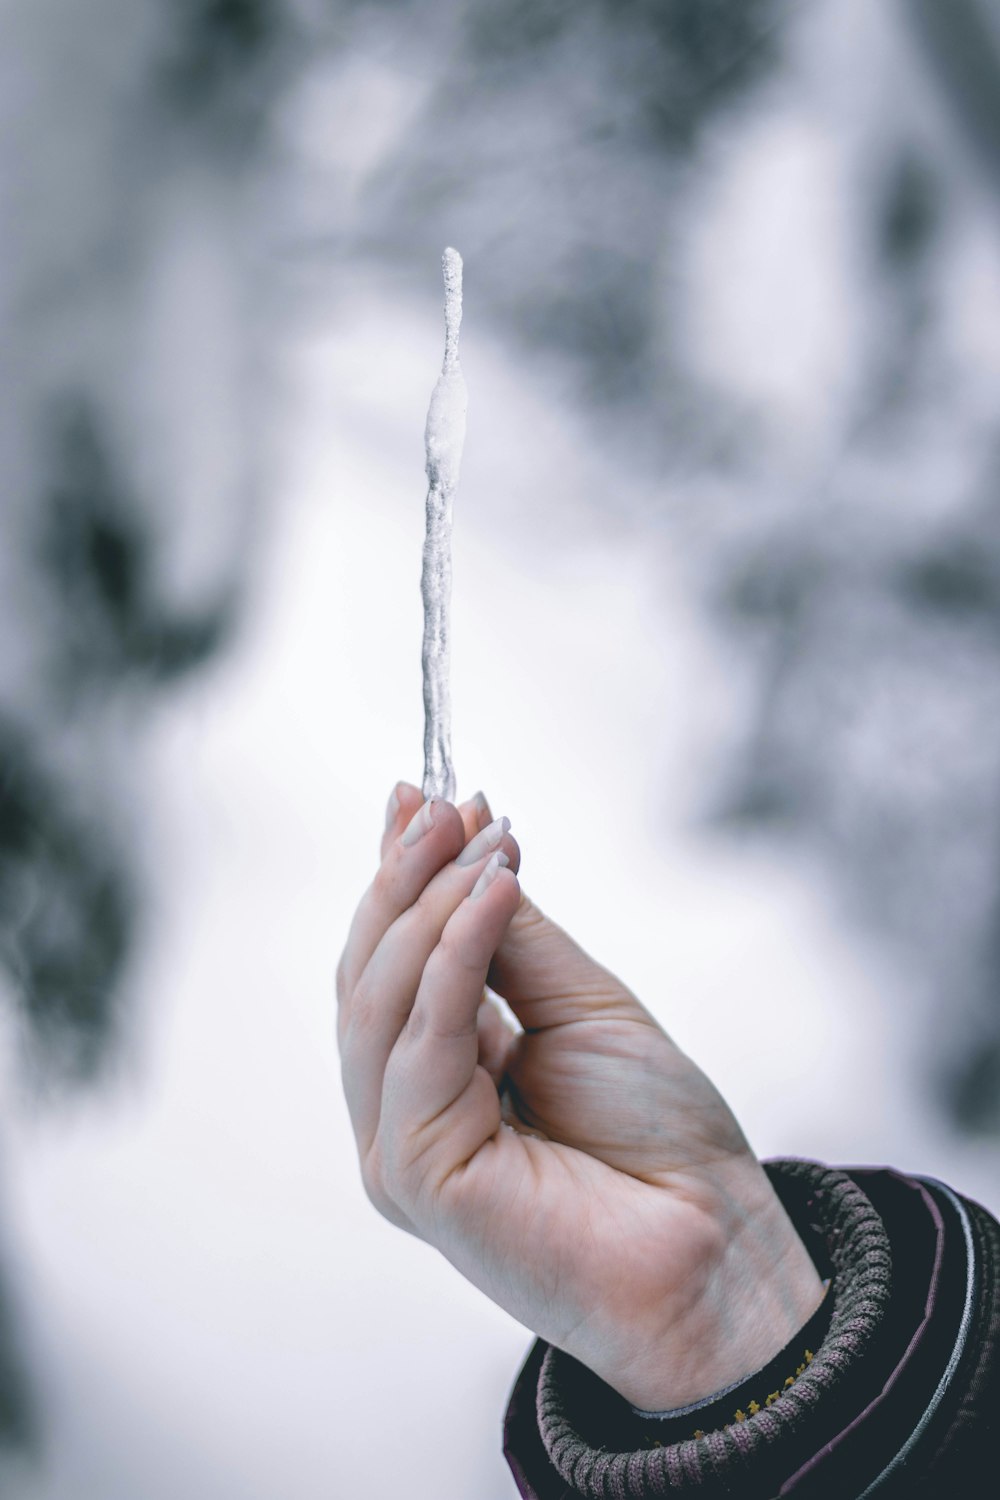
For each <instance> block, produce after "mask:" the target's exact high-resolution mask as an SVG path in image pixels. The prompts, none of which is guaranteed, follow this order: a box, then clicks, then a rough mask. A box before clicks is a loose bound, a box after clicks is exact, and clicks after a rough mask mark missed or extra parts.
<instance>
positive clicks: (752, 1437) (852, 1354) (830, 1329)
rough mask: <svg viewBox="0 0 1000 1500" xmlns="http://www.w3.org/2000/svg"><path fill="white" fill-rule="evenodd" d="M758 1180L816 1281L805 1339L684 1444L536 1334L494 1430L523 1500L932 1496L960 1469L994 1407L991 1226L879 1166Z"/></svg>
mask: <svg viewBox="0 0 1000 1500" xmlns="http://www.w3.org/2000/svg"><path fill="white" fill-rule="evenodd" d="M767 1170H768V1172H769V1175H770V1177H771V1180H772V1182H773V1184H774V1186H775V1189H776V1191H777V1192H778V1194H779V1196H780V1197H781V1199H782V1201H783V1202H784V1204H785V1207H786V1208H787V1210H788V1212H789V1214H790V1216H791V1218H792V1221H793V1223H794V1224H795V1225H796V1228H797V1229H798V1231H799V1233H800V1234H801V1235H802V1237H803V1239H804V1240H805V1242H806V1244H807V1246H808V1248H809V1249H810V1252H811V1253H812V1255H813V1258H814V1260H815V1261H816V1263H817V1266H818V1268H819V1270H820V1273H821V1274H822V1275H824V1276H829V1277H830V1278H831V1288H830V1293H829V1294H828V1300H830V1299H832V1302H831V1308H830V1310H829V1315H828V1319H824V1322H825V1324H826V1330H825V1333H824V1334H823V1337H822V1340H821V1342H820V1344H819V1347H818V1348H817V1349H816V1350H811V1349H810V1350H809V1356H810V1357H809V1359H808V1360H806V1359H805V1357H804V1354H803V1357H802V1359H800V1360H799V1362H798V1363H797V1364H796V1365H795V1366H793V1367H792V1368H791V1369H790V1372H789V1375H788V1376H787V1377H786V1378H785V1379H783V1380H782V1381H781V1382H780V1386H779V1384H778V1382H777V1381H776V1382H775V1386H776V1388H775V1389H774V1390H769V1391H766V1392H765V1391H764V1390H763V1387H761V1389H760V1391H759V1392H757V1391H756V1387H755V1386H754V1384H753V1381H752V1380H751V1381H750V1382H749V1383H748V1384H746V1385H745V1386H743V1387H741V1388H740V1389H738V1390H736V1391H733V1392H731V1393H722V1399H721V1400H715V1401H713V1400H710V1401H709V1402H708V1403H704V1404H705V1405H706V1406H707V1407H709V1408H710V1411H711V1417H712V1421H711V1422H705V1421H704V1420H703V1418H702V1417H701V1416H700V1415H699V1414H698V1413H694V1414H692V1416H693V1422H692V1429H691V1432H690V1434H689V1435H682V1433H681V1430H680V1429H679V1427H678V1423H677V1421H676V1420H671V1422H670V1423H669V1424H668V1426H667V1427H666V1428H665V1427H664V1424H663V1422H662V1421H660V1420H658V1419H655V1418H654V1419H650V1418H649V1417H648V1416H645V1417H644V1416H643V1414H641V1413H637V1412H635V1411H634V1410H633V1408H631V1407H630V1406H629V1405H628V1404H627V1403H626V1402H625V1401H623V1399H622V1398H621V1397H620V1396H618V1395H617V1393H616V1392H614V1391H613V1390H611V1388H610V1387H608V1386H606V1385H605V1384H604V1383H603V1382H602V1381H600V1380H599V1379H598V1378H597V1377H596V1376H595V1375H594V1374H593V1373H592V1372H591V1371H589V1370H588V1369H586V1368H585V1367H584V1366H583V1365H581V1364H579V1363H578V1362H577V1361H575V1360H573V1359H572V1358H571V1357H570V1356H568V1355H566V1354H564V1353H562V1352H561V1351H559V1350H557V1349H555V1348H552V1347H550V1346H547V1345H545V1344H543V1343H542V1342H540V1341H539V1342H538V1343H536V1345H535V1346H534V1348H533V1349H532V1351H531V1353H530V1354H529V1356H528V1360H527V1362H526V1364H525V1366H524V1368H523V1369H522V1371H521V1374H520V1375H519V1377H518V1380H517V1383H516V1384H515V1387H514V1391H513V1393H512V1396H511V1401H510V1404H509V1407H508V1411H507V1419H506V1425H505V1451H506V1454H507V1458H508V1462H509V1464H510V1467H511V1470H512V1472H513V1474H514V1477H515V1480H516V1482H517V1484H518V1487H519V1490H520V1493H521V1495H522V1496H523V1497H524V1500H574V1497H577V1496H581V1497H585V1500H591V1497H592V1500H606V1497H615V1500H645V1497H647V1496H654V1495H671V1494H677V1495H691V1496H699V1497H701V1500H710V1497H714V1496H722V1495H738V1496H740V1497H742V1500H756V1497H760V1500H773V1497H776V1496H785V1495H796V1496H800V1497H802V1500H819V1497H826V1496H829V1497H830V1500H834V1497H836V1500H850V1497H851V1496H855V1497H861V1496H865V1497H867V1496H869V1495H871V1496H873V1497H874V1496H877V1497H879V1500H894V1497H896V1500H903V1497H905V1500H915V1497H917V1496H920V1497H923V1496H924V1495H926V1497H927V1500H930V1497H931V1496H932V1495H935V1494H938V1495H939V1494H940V1493H941V1488H940V1486H941V1485H942V1484H944V1483H949V1484H950V1483H952V1482H953V1479H955V1478H957V1477H958V1476H960V1475H965V1474H970V1475H971V1474H972V1473H974V1472H975V1468H976V1464H977V1462H978V1459H979V1455H980V1454H981V1453H985V1452H986V1451H987V1450H988V1448H989V1447H990V1443H991V1440H995V1437H996V1434H995V1432H994V1431H993V1424H994V1422H995V1421H996V1412H997V1409H998V1406H1000V1399H998V1398H1000V1385H998V1382H1000V1367H998V1366H1000V1361H998V1356H997V1342H998V1338H1000V1330H998V1327H997V1323H998V1318H1000V1293H998V1276H1000V1228H998V1226H997V1223H996V1221H995V1220H994V1219H993V1218H992V1216H991V1215H990V1214H988V1213H987V1212H986V1210H985V1209H983V1208H981V1207H980V1206H979V1205H977V1204H972V1203H969V1202H968V1201H967V1200H965V1199H962V1198H960V1197H959V1196H958V1195H957V1194H955V1193H953V1192H951V1190H950V1189H949V1188H947V1187H946V1186H945V1185H944V1184H941V1183H936V1182H932V1181H923V1180H920V1179H915V1178H908V1177H905V1176H903V1175H901V1174H899V1173H896V1172H893V1171H890V1170H887V1169H872V1168H867V1169H850V1170H847V1171H840V1170H834V1169H831V1168H829V1167H825V1166H822V1165H821V1164H819V1163H815V1162H801V1161H779V1162H773V1163H769V1164H768V1167H767ZM790 1348H794V1345H793V1346H790ZM763 1373H766V1374H770V1373H772V1372H770V1371H768V1372H763ZM765 1383H766V1382H765ZM727 1403H728V1404H729V1408H731V1409H727ZM695 1424H698V1425H695ZM682 1425H683V1424H681V1426H682ZM665 1439H666V1440H665ZM920 1486H923V1488H920Z"/></svg>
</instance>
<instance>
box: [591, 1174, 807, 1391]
mask: <svg viewBox="0 0 1000 1500" xmlns="http://www.w3.org/2000/svg"><path fill="white" fill-rule="evenodd" d="M713 1193H714V1196H715V1201H714V1202H712V1201H711V1199H708V1198H704V1195H701V1196H702V1197H703V1204H702V1211H703V1212H706V1213H707V1215H708V1222H709V1224H710V1233H709V1234H708V1235H707V1237H706V1242H705V1244H704V1245H703V1246H702V1254H701V1255H700V1256H699V1257H698V1261H697V1265H696V1266H695V1267H694V1268H693V1270H692V1273H691V1276H690V1277H689V1278H688V1280H689V1286H688V1287H687V1288H684V1287H679V1288H677V1289H674V1288H671V1291H670V1294H669V1296H667V1297H665V1299H664V1306H663V1308H662V1309H661V1310H660V1312H659V1316H656V1315H653V1316H647V1317H645V1318H644V1319H643V1320H642V1324H641V1326H638V1325H634V1324H630V1325H629V1326H628V1327H626V1328H622V1329H619V1330H616V1333H615V1336H613V1337H612V1338H611V1339H610V1340H609V1341H608V1345H607V1348H606V1350H603V1349H602V1351H601V1354H600V1355H599V1357H598V1360H597V1361H594V1360H586V1361H585V1362H586V1363H587V1364H589V1366H590V1368H591V1369H593V1370H594V1372H595V1373H596V1374H598V1375H599V1376H600V1377H601V1379H603V1380H604V1381H605V1382H606V1383H607V1384H608V1385H610V1386H611V1387H612V1388H613V1389H614V1390H616V1391H617V1392H618V1393H619V1395H621V1396H622V1397H624V1399H625V1400H626V1401H628V1402H629V1403H630V1405H631V1406H633V1407H634V1408H637V1409H639V1410H641V1411H669V1410H673V1409H675V1408H678V1407H685V1406H689V1405H692V1404H694V1403H696V1402H700V1401H704V1400H705V1399H707V1398H708V1397H711V1396H714V1395H715V1394H716V1393H718V1392H720V1391H722V1390H724V1389H725V1388H727V1387H731V1386H737V1385H739V1384H740V1383H741V1382H743V1381H744V1380H746V1379H747V1378H748V1377H749V1376H750V1375H751V1374H753V1373H754V1372H755V1371H758V1370H761V1369H763V1368H764V1367H766V1366H767V1365H768V1364H769V1363H770V1362H771V1361H772V1360H773V1359H774V1358H775V1357H776V1356H777V1355H778V1354H779V1353H780V1352H781V1351H782V1350H783V1349H784V1347H785V1346H786V1345H787V1344H789V1343H790V1342H791V1341H792V1340H794V1338H795V1337H796V1335H797V1334H798V1333H799V1331H800V1330H801V1329H803V1328H804V1327H805V1325H806V1324H807V1323H808V1322H809V1320H810V1319H811V1318H812V1317H813V1315H814V1314H815V1313H816V1311H817V1308H818V1307H819V1306H820V1304H821V1302H822V1300H823V1296H824V1291H825V1287H824V1283H823V1281H822V1280H821V1278H820V1275H819V1272H818V1271H817V1269H816V1266H815V1265H814V1263H813V1261H812V1258H811V1257H810V1255H809V1252H808V1250H807V1249H806V1247H805V1245H804V1243H803V1241H802V1239H801V1237H800V1236H799V1234H798V1233H797V1231H796V1229H795V1227H794V1225H793V1224H792V1222H791V1220H790V1219H789V1217H788V1215H787V1213H786V1212H785V1209H784V1207H783V1206H782V1204H781V1202H780V1200H779V1199H778V1197H777V1194H776V1193H775V1192H774V1189H773V1188H772V1187H771V1184H770V1183H769V1181H768V1180H767V1177H766V1176H765V1174H764V1172H763V1170H762V1168H761V1167H760V1165H759V1164H758V1163H757V1162H756V1161H755V1160H752V1159H751V1160H750V1161H748V1162H746V1163H744V1164H742V1167H741V1170H740V1172H739V1173H737V1174H733V1180H732V1181H731V1183H730V1184H729V1185H728V1186H726V1187H725V1188H724V1189H723V1190H722V1191H721V1192H720V1191H719V1189H718V1188H717V1187H716V1188H714V1189H713ZM666 1269H667V1268H665V1270H666ZM685 1292H686V1293H687V1295H685Z"/></svg>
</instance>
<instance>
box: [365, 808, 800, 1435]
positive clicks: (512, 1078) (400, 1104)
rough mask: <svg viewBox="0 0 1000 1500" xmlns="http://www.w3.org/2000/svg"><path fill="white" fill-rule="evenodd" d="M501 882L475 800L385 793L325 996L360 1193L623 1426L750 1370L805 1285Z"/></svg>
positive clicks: (740, 1189)
mask: <svg viewBox="0 0 1000 1500" xmlns="http://www.w3.org/2000/svg"><path fill="white" fill-rule="evenodd" d="M487 827H490V828H491V829H492V833H491V834H488V835H487V834H484V833H483V831H482V830H483V829H484V828H487ZM477 837H478V843H472V844H471V845H470V840H473V839H476V838H477ZM491 840H492V842H493V846H494V849H495V851H496V853H498V854H499V855H500V856H501V861H500V862H499V863H498V861H497V859H496V858H495V857H494V854H493V853H491V851H490V850H489V849H488V848H487V847H486V844H487V843H488V842H490V841H491ZM459 857H462V858H463V860H464V861H466V862H464V863H458V862H457V861H458V859H459ZM503 861H506V862H507V863H506V867H504V864H503ZM519 865H520V851H519V849H518V846H517V844H516V842H515V841H514V839H513V838H512V837H511V835H510V833H509V831H506V830H505V829H504V828H503V825H502V824H492V823H491V815H490V812H489V809H488V808H487V806H486V804H485V801H484V800H483V799H479V800H478V801H477V800H476V799H473V801H471V802H469V803H466V804H463V805H462V807H461V808H455V807H453V806H451V805H450V804H448V803H445V802H435V803H429V804H423V803H422V798H421V795H420V793H419V791H418V790H417V788H416V787H410V786H408V785H407V784H406V783H400V784H399V786H398V787H397V789H396V791H395V793H394V795H393V799H391V800H390V811H389V817H388V826H387V828H386V831H385V834H384V836H383V840H382V863H381V866H380V868H379V871H378V873H377V875H376V877H375V880H374V882H373V883H372V885H371V887H370V888H369V890H368V891H367V892H366V894H365V896H364V897H363V899H362V901H361V904H360V906H359V908H358V911H357V913H356V915H355V918H354V922H353V924H352V927H351V931H350V935H349V937H348V940H347V945H346V947H345V950H344V953H343V956H342V958H341V961H340V965H339V967H338V972H337V994H338V1003H339V1016H338V1037H339V1041H340V1049H341V1061H342V1071H343V1080H344V1089H345V1093H346V1096H347V1101H348V1106H349V1109H350V1113H351V1120H352V1124H353V1127H354V1132H355V1136H356V1140H357V1146H358V1153H359V1158H360V1162H361V1169H362V1176H363V1179H364V1183H365V1187H366V1190H367V1192H368V1194H369V1197H370V1198H371V1200H372V1202H373V1203H374V1204H375V1206H376V1207H377V1208H378V1209H379V1210H380V1212H382V1213H383V1214H384V1215H385V1216H386V1217H387V1218H389V1219H390V1220H391V1221H392V1222H393V1223H395V1224H398V1225H399V1226H400V1227H402V1228H405V1229H407V1230H409V1231H411V1232H412V1233H415V1234H417V1235H418V1236H419V1237H420V1238H422V1239H425V1240H427V1241H428V1242H429V1243H431V1244H433V1245H436V1246H437V1247H438V1249H440V1250H441V1251H442V1252H443V1253H444V1254H445V1255H446V1256H447V1258H448V1259H449V1260H450V1261H451V1262H452V1263H453V1264H454V1265H455V1266H456V1267H457V1268H458V1269H459V1270H460V1271H461V1272H462V1273H463V1274H464V1275H465V1276H467V1277H468V1279H469V1280H470V1281H472V1282H473V1283H474V1284H475V1285H476V1286H478V1287H480V1288H481V1289H482V1290H483V1291H484V1292H486V1294H487V1295H488V1296H489V1297H491V1298H492V1299H493V1300H494V1301H495V1302H497V1303H499V1305H500V1306H501V1307H504V1308H505V1309H506V1310H507V1311H508V1312H510V1313H511V1314H512V1315H513V1316H514V1317H515V1318H517V1319H519V1321H521V1322H522V1323H524V1324H525V1325H526V1326H527V1327H529V1328H530V1329H532V1330H534V1331H535V1332H536V1333H537V1334H539V1335H540V1336H541V1337H543V1338H545V1339H546V1340H548V1341H549V1342H550V1343H552V1344H555V1345H557V1346H558V1347H559V1348H561V1349H564V1350H566V1351H567V1352H568V1353H570V1354H572V1355H574V1356H575V1357H576V1358H577V1359H579V1360H580V1361H581V1362H582V1363H584V1364H586V1365H587V1366H589V1368H590V1369H592V1370H594V1371H595V1373H596V1374H598V1375H599V1376H601V1378H602V1379H604V1380H605V1381H607V1382H608V1384H610V1385H611V1386H613V1387H614V1388H615V1389H616V1390H618V1391H619V1392H620V1393H621V1395H623V1396H624V1397H625V1398H626V1399H627V1400H629V1401H631V1402H632V1403H633V1404H634V1405H636V1406H639V1407H641V1408H643V1409H646V1410H662V1409H667V1408H670V1407H674V1406H679V1405H684V1404H687V1403H689V1402H692V1401H696V1400H699V1399H701V1398H702V1397H704V1396H706V1395H710V1394H711V1393H712V1392H714V1391H716V1390H718V1389H720V1388H722V1387H723V1386H725V1385H728V1384H729V1383H731V1382H733V1381H736V1380H739V1379H741V1378H742V1377H743V1376H745V1375H747V1374H749V1373H750V1372H752V1371H753V1370H755V1369H757V1368H759V1367H760V1366H762V1365H764V1364H765V1363H767V1362H768V1361H769V1360H770V1359H771V1358H772V1357H773V1356H774V1354H776V1353H777V1352H778V1350H779V1349H780V1348H781V1347H782V1346H783V1345H784V1344H785V1343H786V1342H787V1341H788V1340H789V1339H790V1338H791V1337H792V1336H793V1334H794V1333H795V1331H796V1329H797V1328H799V1327H800V1326H801V1325H802V1324H804V1323H805V1322H806V1321H807V1320H808V1318H809V1316H810V1315H811V1313H812V1312H813V1311H814V1310H815V1308H816V1306H817V1305H818V1303H819V1301H820V1298H821V1295H822V1287H821V1284H820V1280H819V1276H818V1274H817V1272H816V1269H815V1267H814V1266H813V1263H812V1261H811V1260H810V1258H809V1255H808V1253H807V1252H806V1250H805V1247H804V1245H803V1244H802V1241H801V1240H800V1238H799V1237H798V1235H797V1234H796V1232H795V1230H794V1228H793V1227H792V1225H791V1222H790V1221H789V1219H788V1218H787V1215H786V1214H785V1212H784V1210H783V1208H782V1207H781V1204H780V1203H779V1201H778V1199H777V1196H776V1195H775V1193H774V1190H773V1189H772V1187H771V1185H770V1183H769V1182H768V1179H767V1177H766V1175H765V1174H764V1172H763V1170H762V1168H761V1167H760V1165H759V1163H758V1162H757V1160H756V1158H755V1157H754V1155H753V1153H752V1151H751V1150H750V1147H749V1146H748V1144H747V1142H746V1140H745V1138H744V1136H743V1134H742V1132H741V1130H740V1128H739V1126H738V1125H737V1123H736V1120H735V1118H734V1117H733V1115H732V1113H731V1112H730V1110H729V1109H728V1107H727V1105H726V1104H725V1102H724V1101H723V1099H722V1098H721V1096H720V1095H719V1093H718V1092H717V1090H716V1089H715V1088H714V1086H713V1085H712V1084H711V1083H710V1082H709V1080H708V1079H707V1078H706V1076H705V1075H704V1073H702V1072H701V1070H700V1069H699V1068H697V1067H696V1066H695V1065H694V1063H692V1062H691V1061H690V1059H689V1058H687V1057H686V1056H685V1055H684V1053H683V1052H681V1051H680V1049H679V1048H678V1047H676V1046H675V1045H674V1043H673V1042H672V1041H671V1040H670V1038H669V1037H668V1036H667V1035H666V1034H665V1033H664V1031H663V1030H662V1028H661V1027H660V1026H659V1025H658V1024H657V1022H656V1021H655V1020H654V1019H653V1017H652V1016H651V1015H650V1014H649V1012H648V1011H646V1010H645V1009H644V1008H643V1006H642V1005H640V1003H639V1001H638V1000H637V999H636V998H635V996H634V995H632V994H631V993H630V992H629V991H628V990H627V989H626V988H625V986H624V985H622V984H621V983H620V982H619V981H618V980H617V979H615V978H614V976H613V975H611V974H610V973H608V971H607V970H606V969H603V968H602V967H601V966H600V965H599V964H597V963H595V962H594V960H593V959H591V958H589V957H588V956H587V954H585V953H584V952H583V951H582V949H580V948H579V947H578V946H577V944H576V943H574V942H573V941H572V939H571V938H569V937H568V936H567V934H566V933H565V932H563V931H562V930H561V929H560V928H558V927H557V926H556V925H555V924H554V923H553V922H550V921H549V920H548V918H546V917H545V916H543V915H542V913H541V912H540V911H539V910H538V909H537V908H536V907H534V906H533V905H532V904H531V902H530V901H529V900H528V899H527V898H526V897H525V896H523V895H522V894H521V891H520V888H519V885H518V881H517V871H518V868H519ZM594 878H595V879H599V878H600V876H599V873H595V877H594ZM487 982H488V984H489V986H490V988H491V989H493V990H494V991H495V993H497V994H499V995H501V996H502V997H503V998H504V999H505V1000H506V1001H507V1003H508V1005H509V1006H510V1009H511V1010H512V1011H513V1013H514V1014H515V1016H516V1017H517V1020H518V1022H519V1023H520V1027H521V1028H522V1029H521V1030H519V1031H515V1030H514V1029H512V1028H511V1027H510V1026H509V1025H508V1024H507V1022H506V1021H505V1020H504V1019H503V1017H502V1015H501V1013H500V1011H499V1009H498V1008H497V1007H496V1006H495V1005H494V1004H493V1002H492V1001H491V1000H490V999H489V997H488V996H487V995H486V994H485V993H484V986H485V985H486V984H487Z"/></svg>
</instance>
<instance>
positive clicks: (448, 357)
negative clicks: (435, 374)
mask: <svg viewBox="0 0 1000 1500" xmlns="http://www.w3.org/2000/svg"><path fill="white" fill-rule="evenodd" d="M441 269H442V271H443V272H444V368H445V369H446V370H448V369H450V368H451V366H452V365H454V364H457V363H458V334H459V329H460V328H461V326H462V257H461V256H460V255H459V253H458V251H457V250H453V249H452V247H451V246H450V245H449V246H448V248H447V250H446V251H445V252H444V254H443V255H442V257H441Z"/></svg>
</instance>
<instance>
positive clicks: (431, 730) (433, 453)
mask: <svg viewBox="0 0 1000 1500" xmlns="http://www.w3.org/2000/svg"><path fill="white" fill-rule="evenodd" d="M441 266H442V270H443V272H444V326H445V341H444V364H443V365H442V367H441V374H440V376H439V378H438V382H437V385H436V386H435V387H434V390H433V393H432V395H431V404H430V407H429V409H428V412H427V425H426V428H425V430H424V445H425V448H426V453H427V482H428V485H429V488H428V491H427V529H426V532H425V534H424V565H423V572H422V574H421V578H420V592H421V594H422V595H423V600H424V643H423V652H422V662H423V673H424V786H423V791H424V797H425V798H426V797H445V798H446V799H447V800H448V801H449V802H451V801H454V798H455V771H454V768H453V766H452V763H451V695H450V691H449V684H448V674H449V666H450V655H451V651H450V646H451V619H450V607H451V515H452V498H453V496H454V494H455V490H456V488H457V487H458V473H459V468H460V467H461V462H462V445H463V443H464V442H465V413H466V408H467V406H468V393H467V391H466V388H465V377H464V376H463V374H462V367H461V365H460V364H459V362H458V334H459V329H460V327H461V324H462V257H461V256H460V255H459V253H458V251H457V250H452V249H448V250H446V251H445V252H444V255H443V256H442V258H441Z"/></svg>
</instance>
